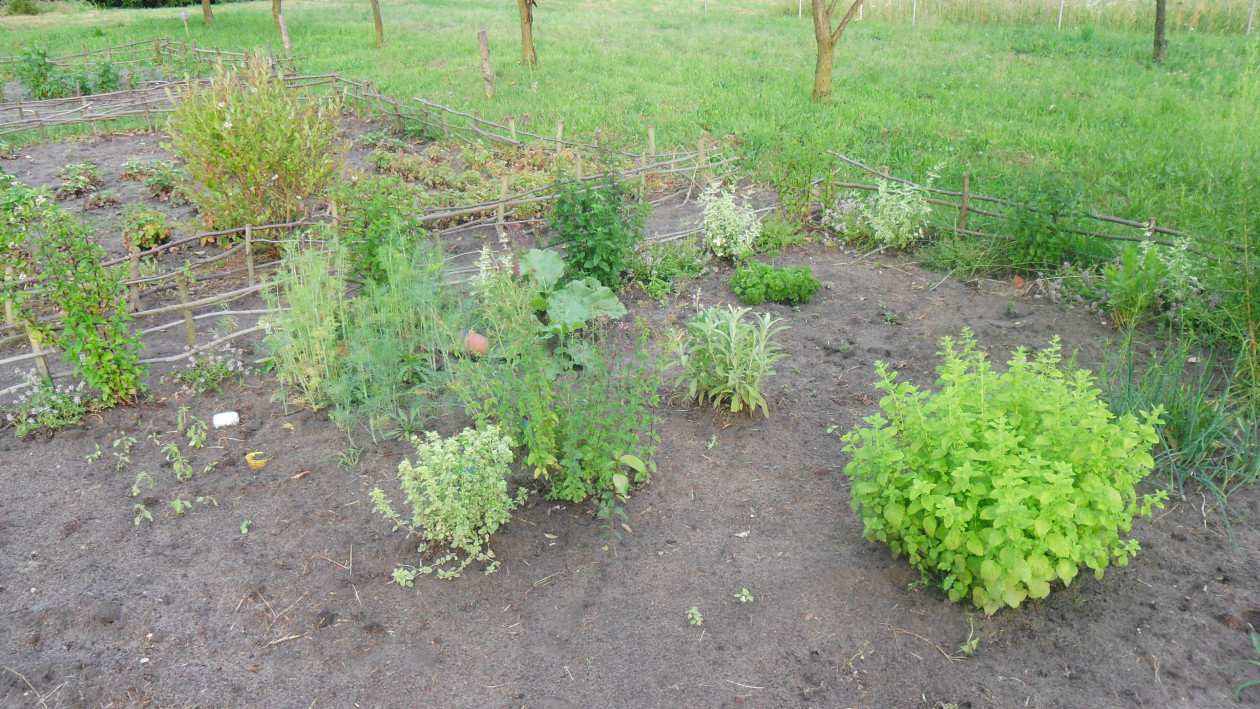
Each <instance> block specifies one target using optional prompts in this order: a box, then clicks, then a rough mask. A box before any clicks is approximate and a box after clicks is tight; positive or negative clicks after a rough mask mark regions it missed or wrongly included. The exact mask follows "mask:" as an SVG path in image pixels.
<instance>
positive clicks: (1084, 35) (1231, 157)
mask: <svg viewBox="0 0 1260 709" xmlns="http://www.w3.org/2000/svg"><path fill="white" fill-rule="evenodd" d="M1198 1H1199V0H1193V2H1190V0H1188V2H1189V4H1191V5H1194V4H1195V3H1196V2H1198ZM993 3H995V4H997V5H1000V3H996V0H993ZM881 4H883V5H886V4H887V3H881ZM904 4H906V5H907V6H908V1H907V2H905V3H904ZM1008 4H1009V0H1008ZM1075 4H1080V3H1079V2H1077V3H1075ZM1200 4H1201V3H1200ZM1174 5H1175V6H1176V3H1174ZM1242 5H1243V4H1242V3H1239V2H1237V1H1236V0H1229V2H1225V3H1222V5H1221V6H1222V7H1227V8H1229V9H1230V12H1235V11H1236V9H1237V8H1238V7H1242ZM795 6H796V3H795V2H791V3H789V2H781V1H780V2H757V1H756V0H737V1H735V2H725V1H719V0H713V2H711V3H710V8H709V12H708V14H707V16H706V15H705V14H703V11H702V5H701V4H700V3H698V2H688V3H681V2H660V1H653V0H615V1H609V2H577V1H575V0H548V1H547V2H544V3H542V4H541V5H540V7H539V8H538V10H537V11H536V20H535V40H536V43H537V49H538V57H539V66H538V68H537V69H529V68H526V67H523V66H521V65H520V64H519V61H518V60H519V30H518V25H517V17H516V10H515V5H514V4H511V3H505V2H503V1H502V0H461V1H460V2H451V1H450V0H441V1H436V0H419V1H414V0H411V1H408V2H398V1H392V0H385V1H384V2H383V4H382V11H383V13H384V16H385V30H386V37H387V41H388V46H386V47H385V48H384V49H380V50H378V49H376V48H375V47H374V42H373V31H372V21H371V16H370V10H369V4H368V3H367V2H366V1H365V0H363V1H356V2H354V3H349V2H340V1H338V0H330V1H328V2H314V1H307V0H303V1H302V2H286V3H285V17H286V19H287V21H288V25H289V28H290V32H291V35H292V37H293V44H294V50H295V53H297V54H299V55H301V56H304V57H305V60H304V61H302V62H301V65H300V66H301V68H302V69H303V70H304V71H309V72H312V73H315V72H326V71H337V72H340V73H341V74H342V75H344V76H347V77H352V78H362V79H371V80H373V81H374V82H376V84H377V85H378V86H379V87H380V88H382V89H384V90H386V91H388V92H392V93H394V94H396V95H398V96H400V97H410V96H416V95H418V96H424V97H427V98H431V99H433V100H436V101H439V102H442V103H445V104H448V105H451V106H455V107H462V108H465V109H469V110H475V111H479V112H480V113H481V114H482V115H483V116H486V117H491V118H502V117H507V116H515V117H517V118H518V120H520V121H523V124H522V125H524V126H527V127H528V128H530V129H532V130H535V131H538V132H541V133H544V134H553V133H554V131H555V125H556V121H557V119H561V118H562V119H564V121H565V131H566V135H579V136H583V137H586V138H590V137H591V136H592V135H593V134H594V131H595V130H596V129H601V130H602V131H603V133H604V136H605V137H606V138H611V139H613V140H615V141H620V142H622V143H623V144H625V145H627V146H630V147H633V148H636V149H638V150H642V149H643V148H644V145H645V143H646V126H647V125H648V124H649V123H651V124H654V125H655V126H656V130H657V136H658V141H657V142H658V149H659V150H665V149H667V148H669V147H672V146H676V145H687V146H694V145H695V140H696V138H697V136H698V135H699V134H701V133H704V134H706V135H708V136H711V137H712V138H714V139H729V140H730V141H731V142H732V143H734V144H735V145H736V147H737V149H738V150H739V151H740V152H741V153H742V154H743V155H744V156H745V157H746V163H745V164H746V167H747V168H748V169H749V170H750V171H751V173H752V174H754V175H755V176H757V177H760V178H763V179H766V180H769V179H771V178H773V177H774V176H775V175H777V174H781V173H782V172H783V171H784V170H785V169H787V167H788V166H802V165H803V166H806V167H807V168H808V169H809V170H811V171H813V172H816V173H817V172H820V171H821V170H823V169H825V166H824V164H823V163H821V162H818V158H817V156H818V155H819V154H820V153H821V151H822V150H824V149H828V148H830V149H834V150H837V151H840V152H843V153H846V154H848V155H851V156H853V157H855V158H857V159H859V160H862V161H864V162H866V163H867V164H871V165H888V166H891V168H892V169H893V171H894V172H895V173H896V174H899V175H903V176H906V177H911V178H915V179H918V180H923V179H925V178H926V176H927V174H928V173H929V172H930V171H935V172H937V173H938V174H939V176H940V177H939V178H938V180H937V184H938V185H940V186H943V187H950V188H956V186H957V185H958V184H960V182H961V175H962V174H963V173H965V172H969V173H971V174H972V175H973V189H974V190H976V191H979V192H983V193H986V194H992V195H997V196H1018V195H1019V194H1020V193H1021V190H1026V191H1036V190H1039V189H1043V188H1044V187H1045V186H1047V185H1055V186H1066V187H1069V188H1075V189H1079V190H1081V191H1082V192H1083V194H1084V196H1085V204H1086V205H1087V206H1089V207H1091V208H1093V209H1096V210H1099V211H1102V212H1106V213H1112V214H1116V215H1119V216H1126V217H1131V218H1135V219H1145V218H1147V217H1155V218H1157V219H1158V220H1159V221H1160V223H1162V224H1166V225H1169V226H1179V227H1182V228H1188V229H1192V230H1195V231H1197V232H1200V233H1204V234H1215V233H1219V232H1221V231H1223V230H1226V229H1228V228H1229V227H1230V224H1232V223H1236V222H1237V221H1238V219H1240V218H1243V217H1242V216H1241V215H1240V214H1239V210H1240V209H1247V204H1248V201H1247V199H1245V198H1244V199H1240V198H1239V190H1256V189H1257V187H1256V185H1257V181H1256V175H1257V168H1256V164H1257V163H1260V159H1258V158H1260V107H1258V105H1257V104H1260V90H1258V88H1257V85H1258V84H1260V78H1258V75H1260V52H1258V51H1257V48H1258V46H1260V44H1258V42H1257V34H1253V35H1252V36H1250V37H1243V36H1241V35H1239V34H1237V33H1235V34H1211V33H1205V32H1202V31H1195V32H1179V33H1174V34H1173V35H1172V36H1171V49H1170V51H1169V59H1168V61H1167V62H1166V63H1165V64H1164V65H1162V66H1156V65H1153V64H1152V63H1151V61H1150V53H1151V38H1150V36H1149V35H1148V34H1147V33H1145V32H1142V33H1139V32H1129V31H1114V30H1111V29H1107V28H1103V27H1095V26H1094V25H1089V24H1086V25H1079V26H1072V27H1065V29H1064V30H1063V31H1057V30H1056V29H1055V27H1054V24H1053V20H1052V19H1048V20H1047V21H1045V22H1037V23H1033V24H994V23H991V22H989V23H975V24H964V23H958V22H953V21H947V20H943V19H940V17H939V15H940V14H941V13H939V12H938V13H937V16H934V15H933V13H932V11H931V9H932V8H931V6H929V5H928V4H927V3H926V2H925V3H922V4H921V12H920V16H919V21H918V23H917V24H916V25H915V26H913V27H911V26H909V25H908V24H907V23H905V22H901V21H898V22H890V21H885V20H882V19H878V16H879V9H880V8H879V7H876V10H875V11H874V12H873V13H872V16H869V17H868V18H867V19H865V20H864V21H862V22H860V23H855V24H853V25H851V27H850V29H849V30H848V32H847V33H846V35H845V37H844V38H843V39H842V40H841V42H840V44H839V46H838V48H837V52H836V72H835V81H836V85H835V94H834V96H833V98H832V99H831V100H830V101H828V102H826V103H824V104H816V103H814V102H813V101H811V100H810V88H811V82H812V70H813V61H814V44H813V37H812V24H811V21H810V18H809V16H808V8H806V16H805V17H804V18H802V19H798V18H797V17H796V13H795ZM937 9H938V10H940V9H942V8H940V7H938V8H937ZM187 12H188V13H189V16H190V19H189V27H190V30H191V36H192V38H193V39H194V40H196V41H197V42H198V43H199V44H200V45H201V46H208V47H213V46H219V47H222V48H224V49H227V48H234V49H240V48H251V47H261V46H263V45H264V44H265V42H266V41H267V40H271V41H272V44H273V46H274V47H275V48H276V49H277V50H278V49H279V46H280V41H279V36H278V33H277V32H276V30H275V26H274V24H273V23H272V19H271V14H270V5H269V4H268V3H259V2H253V3H240V4H231V5H222V6H217V5H216V6H215V16H216V22H215V23H214V24H213V25H211V26H205V25H203V23H202V20H201V16H200V11H199V9H198V8H195V7H193V8H188V10H187ZM179 15H180V10H178V9H164V10H147V11H146V10H127V11H118V10H114V11H99V10H83V9H75V10H73V11H71V12H66V13H60V14H56V15H53V14H49V15H43V16H39V17H34V18H16V17H14V18H0V54H10V53H15V52H16V51H17V50H18V49H19V48H20V47H21V46H22V45H25V44H29V43H39V44H47V45H48V47H49V49H50V51H51V52H52V53H54V54H63V53H69V52H72V51H78V50H79V49H80V48H81V47H82V46H84V45H86V46H87V47H88V48H93V47H103V46H106V45H109V44H118V43H123V42H129V41H134V40H137V39H145V38H151V37H156V36H171V37H181V36H183V33H184V30H183V25H182V23H181V22H180V20H179ZM1244 15H1245V13H1244ZM1243 19H1244V20H1245V16H1244V17H1243ZM483 27H484V28H486V29H488V30H489V35H490V42H491V47H492V51H493V60H494V65H495V70H496V73H497V75H498V79H497V84H496V89H497V91H498V95H497V97H496V98H495V99H493V100H487V99H486V98H485V96H484V93H483V90H482V84H481V72H480V65H479V59H478V54H477V40H476V31H477V29H479V28H483ZM1258 34H1260V33H1258Z"/></svg>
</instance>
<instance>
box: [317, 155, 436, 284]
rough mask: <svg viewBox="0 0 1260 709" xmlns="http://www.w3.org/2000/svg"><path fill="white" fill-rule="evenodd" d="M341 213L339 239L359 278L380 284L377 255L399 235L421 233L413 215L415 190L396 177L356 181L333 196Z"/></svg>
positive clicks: (348, 183) (367, 178)
mask: <svg viewBox="0 0 1260 709" xmlns="http://www.w3.org/2000/svg"><path fill="white" fill-rule="evenodd" d="M336 197H337V204H338V207H339V209H340V210H341V212H340V215H339V216H340V221H339V224H338V225H339V227H340V229H339V230H338V237H339V238H340V239H341V240H342V241H343V242H344V243H345V245H346V248H347V249H349V254H348V256H349V260H350V263H351V264H352V265H353V268H354V275H355V276H356V277H358V278H364V279H370V280H380V279H382V278H384V275H385V274H384V271H383V268H382V266H381V263H380V258H379V254H378V252H379V251H380V249H381V247H382V245H383V244H385V243H386V242H388V241H389V240H391V239H393V238H395V237H396V236H397V235H399V234H407V235H409V236H410V235H420V234H423V233H424V231H423V230H422V229H421V228H420V223H419V222H417V221H416V219H415V217H414V216H413V215H412V212H413V209H412V203H413V201H414V200H415V190H414V189H413V188H412V187H410V186H409V185H407V183H405V182H403V181H402V180H400V179H398V178H396V177H356V178H353V179H351V180H348V181H346V182H345V183H344V184H343V185H341V186H340V187H339V188H338V189H337V192H336Z"/></svg>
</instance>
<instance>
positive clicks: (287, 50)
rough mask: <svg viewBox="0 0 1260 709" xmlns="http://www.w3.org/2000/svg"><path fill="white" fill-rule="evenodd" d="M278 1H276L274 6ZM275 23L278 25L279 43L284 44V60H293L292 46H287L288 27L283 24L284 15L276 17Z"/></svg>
mask: <svg viewBox="0 0 1260 709" xmlns="http://www.w3.org/2000/svg"><path fill="white" fill-rule="evenodd" d="M279 4H280V1H279V0H276V5H279ZM276 22H278V23H279V24H280V41H281V42H284V58H285V59H290V60H291V59H293V46H292V45H290V44H289V26H288V25H286V24H285V23H284V15H277V16H276Z"/></svg>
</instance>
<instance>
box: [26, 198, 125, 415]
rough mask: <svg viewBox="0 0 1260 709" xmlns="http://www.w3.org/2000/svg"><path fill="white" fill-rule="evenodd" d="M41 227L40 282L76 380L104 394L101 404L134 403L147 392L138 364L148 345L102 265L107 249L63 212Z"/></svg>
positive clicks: (120, 291)
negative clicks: (56, 318) (57, 315)
mask: <svg viewBox="0 0 1260 709" xmlns="http://www.w3.org/2000/svg"><path fill="white" fill-rule="evenodd" d="M42 227H43V232H44V233H43V234H42V235H41V236H40V238H39V241H38V242H37V247H36V252H37V253H36V257H37V259H38V261H39V263H41V264H42V266H43V268H42V269H41V270H40V272H39V281H40V285H41V287H42V288H43V289H44V292H45V293H46V294H47V296H48V299H49V300H50V301H51V303H52V304H53V305H54V306H56V307H57V308H59V309H60V310H61V311H62V313H63V315H62V319H61V324H62V331H61V333H60V335H59V336H56V337H55V341H56V342H57V344H58V345H59V346H60V347H61V348H62V349H63V350H64V351H65V353H66V360H67V361H69V362H70V363H71V364H72V365H73V366H74V373H75V375H77V376H79V377H81V378H82V379H83V380H84V381H85V382H87V384H88V386H90V387H93V388H95V389H99V390H100V392H101V403H103V404H105V405H106V406H112V405H114V404H120V403H123V402H127V401H134V400H135V398H136V397H137V396H138V395H139V394H140V393H141V392H143V391H144V378H145V375H146V374H147V368H146V366H145V365H144V364H143V363H141V362H140V350H141V349H142V348H143V347H144V343H143V342H141V340H140V334H139V333H138V332H136V331H134V330H132V329H131V327H130V325H131V314H130V313H128V312H127V305H126V303H127V300H126V297H125V296H126V294H125V293H124V291H123V287H122V286H121V285H120V284H119V282H118V280H117V279H116V278H115V277H114V275H113V274H112V273H111V272H110V271H109V270H108V269H106V268H104V267H102V266H101V261H102V260H103V259H104V258H105V255H106V254H105V250H104V249H102V248H101V247H100V246H99V245H97V243H96V237H95V235H94V234H93V233H92V230H91V229H90V228H89V227H87V226H86V225H84V224H83V223H82V222H79V221H78V220H77V219H75V218H74V217H73V216H71V215H70V214H68V213H66V212H64V211H62V210H59V209H58V210H53V211H51V212H49V213H48V215H47V216H45V218H44V220H43V222H42ZM32 324H34V323H32ZM37 329H38V330H39V331H40V332H41V333H42V336H43V339H44V340H45V341H53V340H54V335H53V333H52V332H50V331H48V330H47V329H41V328H37Z"/></svg>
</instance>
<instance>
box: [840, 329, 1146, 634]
mask: <svg viewBox="0 0 1260 709" xmlns="http://www.w3.org/2000/svg"><path fill="white" fill-rule="evenodd" d="M941 343H942V351H941V357H942V360H943V363H942V365H941V367H940V369H939V372H940V378H939V379H938V380H937V390H936V391H935V392H927V391H921V390H920V389H919V388H918V387H916V386H914V385H911V384H908V383H905V382H898V381H896V378H897V376H896V372H894V371H891V370H890V369H889V367H888V366H887V365H886V364H884V363H882V362H881V363H878V364H877V365H876V367H877V371H878V372H879V376H880V380H881V381H880V382H879V383H878V384H877V386H878V387H879V389H880V390H881V391H883V392H884V393H885V396H884V398H883V399H882V400H881V401H880V408H882V409H883V413H882V414H876V415H874V416H871V417H868V418H867V419H866V425H865V426H861V427H858V428H856V429H854V430H852V431H850V432H848V433H846V434H845V435H844V436H843V440H844V442H845V443H846V445H845V448H844V450H845V451H846V452H848V453H850V454H851V455H852V460H851V461H850V462H849V464H848V465H846V466H845V473H846V474H847V475H848V476H849V477H850V478H851V479H852V481H853V489H852V496H853V502H852V505H853V509H854V510H855V511H857V512H859V513H860V514H861V516H862V521H863V523H864V525H865V529H866V537H867V538H868V539H870V540H871V541H881V542H884V543H886V544H888V547H889V549H891V550H892V552H893V555H894V556H900V555H901V554H903V553H904V554H905V555H906V556H907V557H908V558H909V561H910V563H911V564H913V565H914V566H916V567H918V568H919V569H920V570H921V571H923V572H924V574H925V575H926V576H927V577H928V578H929V579H931V580H932V581H933V582H935V583H938V584H939V585H940V586H941V588H943V589H944V590H945V591H946V592H947V593H948V594H949V597H950V599H951V600H953V601H962V600H970V601H971V602H972V603H974V604H975V605H976V606H977V607H979V608H982V609H984V611H985V612H986V613H989V614H992V613H994V612H995V611H997V610H998V609H1000V608H1002V607H1005V606H1011V607H1015V606H1018V605H1019V604H1020V603H1022V602H1023V601H1024V600H1025V599H1027V598H1045V597H1046V596H1047V595H1049V593H1050V589H1051V586H1052V585H1053V584H1055V583H1057V582H1059V581H1062V582H1063V583H1065V584H1070V583H1071V582H1072V580H1073V579H1075V578H1076V575H1077V573H1078V571H1079V568H1080V565H1081V564H1084V565H1085V566H1086V567H1088V568H1090V569H1092V570H1093V571H1094V573H1095V575H1096V576H1098V577H1100V578H1101V577H1102V574H1103V571H1104V570H1105V569H1106V568H1107V566H1109V565H1110V564H1112V563H1116V564H1118V565H1120V566H1124V565H1126V564H1127V563H1128V561H1129V559H1130V558H1131V557H1132V556H1133V555H1134V554H1136V553H1137V551H1138V542H1137V540H1134V539H1128V540H1125V539H1121V536H1120V535H1121V534H1122V533H1127V532H1128V531H1129V530H1130V528H1131V525H1132V522H1133V518H1134V517H1135V516H1139V515H1143V516H1144V515H1149V514H1150V512H1151V507H1152V506H1153V505H1154V506H1162V502H1161V501H1162V500H1163V499H1166V498H1167V493H1166V492H1164V491H1160V492H1159V493H1157V494H1155V495H1145V496H1143V497H1142V499H1141V500H1139V497H1138V494H1137V492H1136V491H1135V485H1137V483H1138V482H1140V481H1141V480H1142V479H1143V478H1144V477H1145V476H1146V475H1147V474H1148V473H1149V472H1150V471H1151V469H1152V467H1153V465H1154V460H1153V458H1152V456H1151V448H1152V446H1153V445H1154V444H1155V443H1156V442H1157V441H1158V440H1159V438H1158V436H1157V435H1156V433H1155V426H1157V425H1159V424H1160V423H1162V421H1161V419H1160V415H1161V413H1162V408H1160V407H1156V408H1155V409H1154V410H1153V411H1150V412H1143V413H1142V414H1141V418H1140V419H1139V418H1138V417H1135V416H1133V415H1128V414H1126V415H1123V416H1120V417H1116V416H1114V415H1113V414H1112V413H1111V411H1110V410H1108V408H1107V406H1106V404H1104V403H1103V402H1102V401H1100V400H1099V389H1098V387H1097V386H1096V384H1095V382H1094V379H1093V377H1092V376H1091V375H1090V373H1089V372H1087V371H1085V370H1077V371H1075V372H1065V371H1064V370H1062V369H1060V367H1059V363H1060V359H1061V356H1060V347H1059V344H1058V340H1057V338H1056V339H1055V340H1052V341H1051V343H1050V346H1049V347H1047V348H1046V349H1044V350H1042V351H1041V352H1039V353H1038V354H1037V355H1035V356H1034V357H1032V358H1031V359H1030V358H1029V355H1028V353H1027V352H1026V351H1024V350H1022V349H1020V350H1016V351H1015V353H1014V354H1013V355H1012V357H1011V359H1010V361H1009V362H1008V367H1009V369H1008V371H1007V372H1005V373H1003V374H997V373H996V372H994V371H993V370H992V369H991V368H990V366H989V363H988V361H987V360H986V359H985V357H984V355H983V353H981V352H980V351H979V350H978V349H977V347H976V342H975V339H974V338H973V337H972V335H971V332H970V331H969V330H964V331H963V335H962V343H961V344H962V346H961V348H959V347H958V346H957V344H956V343H955V342H954V340H953V339H952V338H948V337H946V338H943V339H942V341H941Z"/></svg>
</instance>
